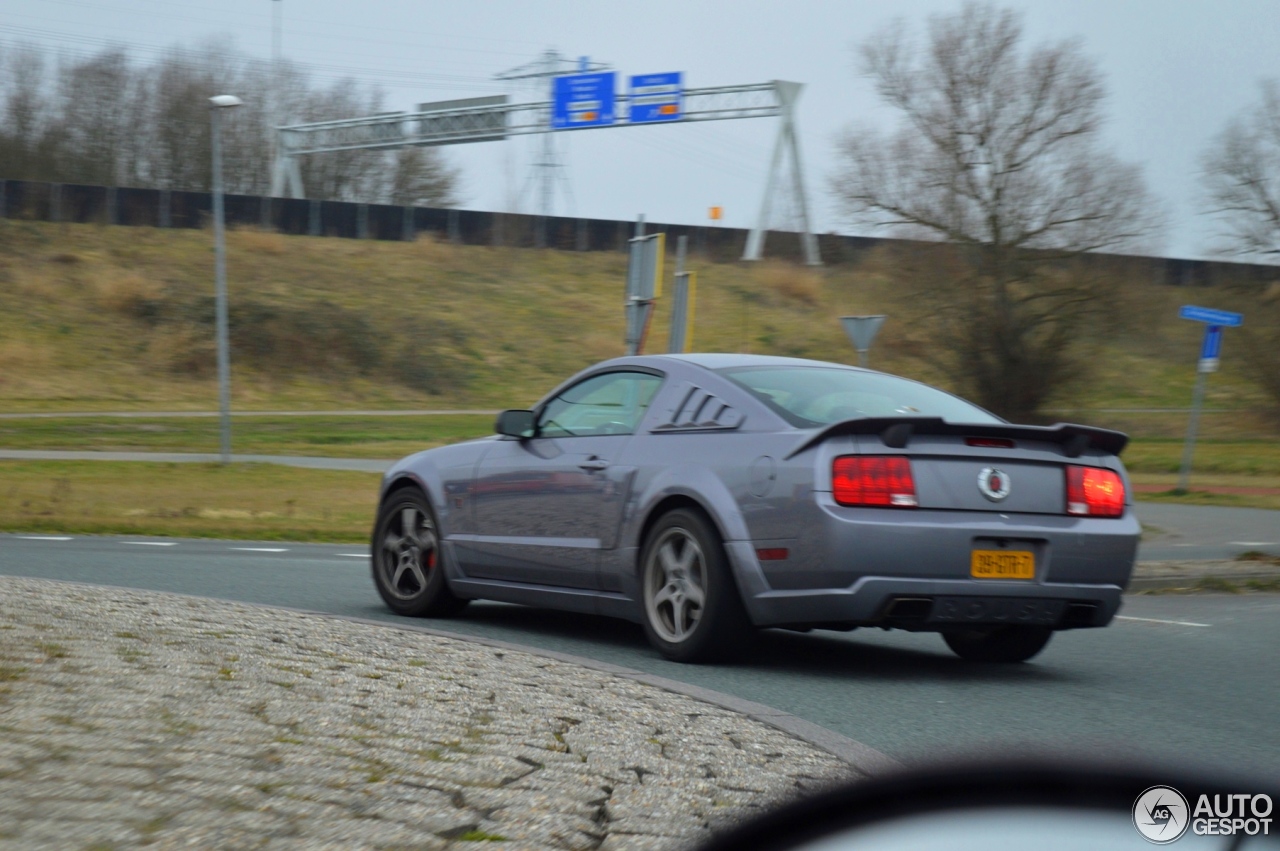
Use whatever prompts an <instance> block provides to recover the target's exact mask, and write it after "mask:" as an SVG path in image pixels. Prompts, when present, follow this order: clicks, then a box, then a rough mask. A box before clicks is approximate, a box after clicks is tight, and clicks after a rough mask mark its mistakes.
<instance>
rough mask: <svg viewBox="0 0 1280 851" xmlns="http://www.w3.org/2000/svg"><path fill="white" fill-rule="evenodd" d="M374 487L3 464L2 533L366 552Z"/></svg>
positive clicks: (337, 480)
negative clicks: (315, 544) (329, 545)
mask: <svg viewBox="0 0 1280 851" xmlns="http://www.w3.org/2000/svg"><path fill="white" fill-rule="evenodd" d="M379 478H380V477H379V476H378V475H377V474H376V473H358V472H347V471H339V470H303V469H296V468H291V467H282V466H277V465H274V464H233V465H230V466H227V467H223V466H221V465H217V464H153V463H125V462H120V463H116V462H107V461H94V462H79V463H77V462H60V461H0V530H3V531H11V532H12V531H23V532H62V533H72V534H101V535H160V536H175V537H197V538H241V539H245V538H247V539H255V540H273V541H277V540H278V541H334V542H356V543H363V542H365V541H367V540H368V535H369V531H370V529H372V527H373V515H374V511H375V509H376V502H377V493H378V482H379Z"/></svg>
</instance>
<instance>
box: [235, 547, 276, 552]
mask: <svg viewBox="0 0 1280 851" xmlns="http://www.w3.org/2000/svg"><path fill="white" fill-rule="evenodd" d="M231 549H233V550H244V551H245V552H248V553H287V552H289V549H288V547H231Z"/></svg>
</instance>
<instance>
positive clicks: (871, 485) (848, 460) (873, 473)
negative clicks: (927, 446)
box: [831, 455, 920, 508]
mask: <svg viewBox="0 0 1280 851" xmlns="http://www.w3.org/2000/svg"><path fill="white" fill-rule="evenodd" d="M831 491H832V493H833V494H834V495H835V498H836V502H838V503H840V504H841V505H881V506H885V507H889V508H915V507H916V506H917V505H919V504H920V503H919V502H918V501H917V500H916V482H915V479H914V478H912V476H911V461H910V460H908V459H907V458H905V457H903V456H901V455H842V456H841V457H839V458H837V459H836V460H835V461H834V462H833V463H832V465H831Z"/></svg>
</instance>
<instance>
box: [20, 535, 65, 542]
mask: <svg viewBox="0 0 1280 851" xmlns="http://www.w3.org/2000/svg"><path fill="white" fill-rule="evenodd" d="M16 537H18V538H21V539H22V540H24V541H70V540H71V538H69V537H68V538H62V537H58V536H57V535H17V536H16Z"/></svg>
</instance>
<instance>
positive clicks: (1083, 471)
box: [1067, 464, 1124, 517]
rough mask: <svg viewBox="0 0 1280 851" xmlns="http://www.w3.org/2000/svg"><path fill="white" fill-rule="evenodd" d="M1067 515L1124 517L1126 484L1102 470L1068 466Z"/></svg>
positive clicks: (1117, 475) (1116, 476) (1118, 477)
mask: <svg viewBox="0 0 1280 851" xmlns="http://www.w3.org/2000/svg"><path fill="white" fill-rule="evenodd" d="M1067 513H1068V514H1078V515H1081V516H1086V517H1119V516H1120V515H1122V514H1124V482H1123V481H1121V480H1120V476H1119V474H1117V473H1115V472H1114V471H1112V470H1104V469H1103V468H1101V467H1079V466H1076V465H1074V464H1072V465H1070V466H1068V467H1067Z"/></svg>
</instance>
